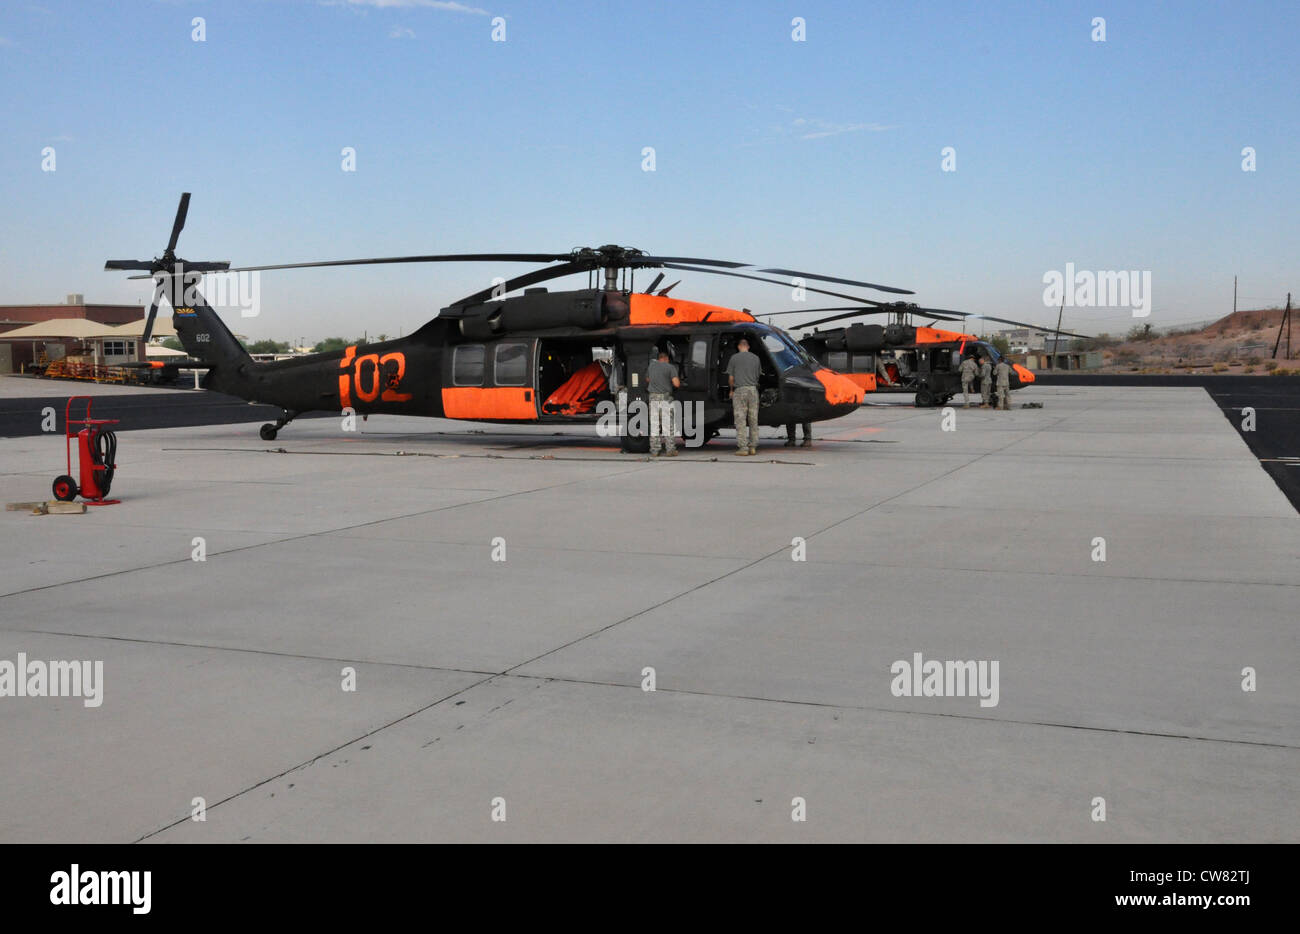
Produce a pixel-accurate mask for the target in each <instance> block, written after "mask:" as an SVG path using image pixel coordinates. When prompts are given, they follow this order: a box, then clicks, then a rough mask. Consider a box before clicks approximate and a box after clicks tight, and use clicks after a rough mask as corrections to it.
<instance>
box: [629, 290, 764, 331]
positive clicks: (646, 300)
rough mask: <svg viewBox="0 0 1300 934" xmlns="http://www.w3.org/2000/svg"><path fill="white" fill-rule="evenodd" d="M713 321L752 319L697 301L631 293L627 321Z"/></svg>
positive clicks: (683, 322) (687, 322)
mask: <svg viewBox="0 0 1300 934" xmlns="http://www.w3.org/2000/svg"><path fill="white" fill-rule="evenodd" d="M706 318H707V319H708V320H709V322H714V321H753V320H754V316H753V315H751V314H749V312H746V311H737V310H736V309H734V308H719V307H718V306H717V305H705V304H703V303H701V302H688V301H685V300H684V299H680V298H673V297H671V296H668V295H664V296H659V295H642V294H641V293H639V292H634V293H633V294H632V299H631V309H630V312H629V317H628V324H692V323H694V324H698V323H699V322H701V321H704V320H705V319H706Z"/></svg>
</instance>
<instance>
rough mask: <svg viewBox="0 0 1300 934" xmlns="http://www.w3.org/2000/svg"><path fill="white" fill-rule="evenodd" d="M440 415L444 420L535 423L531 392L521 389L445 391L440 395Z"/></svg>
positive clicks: (535, 416)
mask: <svg viewBox="0 0 1300 934" xmlns="http://www.w3.org/2000/svg"><path fill="white" fill-rule="evenodd" d="M442 411H443V414H444V415H446V416H447V418H466V419H485V420H490V421H510V422H535V421H537V401H536V399H534V398H533V391H532V390H531V389H527V388H523V387H519V388H515V387H504V388H503V387H496V388H492V389H480V388H478V387H474V386H456V387H447V388H445V389H443V391H442Z"/></svg>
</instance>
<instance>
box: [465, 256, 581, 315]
mask: <svg viewBox="0 0 1300 934" xmlns="http://www.w3.org/2000/svg"><path fill="white" fill-rule="evenodd" d="M589 271H590V270H588V269H587V267H586V266H583V265H581V264H579V263H564V264H562V265H560V266H548V267H547V268H546V269H534V270H533V271H532V272H526V273H524V274H523V275H522V276H515V277H514V278H513V279H507V280H506V281H505V282H504V283H502V284H500V285H493V286H489V287H488V288H486V289H482V290H480V291H478V292H475V293H474V294H473V295H467V296H465V297H464V298H462V299H460V300H459V301H455V302H452V303H451V305H449V306H448V307H454V306H457V305H477V304H478V303H480V302H486V301H489V300H491V299H492V297H493V296H494V295H496V296H497V297H504V296H505V295H506V294H507V293H509V292H513V291H514V290H515V289H522V288H524V287H525V286H529V285H536V284H537V283H538V282H546V281H547V280H548V279H558V278H560V277H561V276H571V275H573V274H574V273H575V272H589Z"/></svg>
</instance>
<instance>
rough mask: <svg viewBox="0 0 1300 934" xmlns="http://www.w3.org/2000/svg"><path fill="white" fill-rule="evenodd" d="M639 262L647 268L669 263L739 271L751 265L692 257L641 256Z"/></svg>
mask: <svg viewBox="0 0 1300 934" xmlns="http://www.w3.org/2000/svg"><path fill="white" fill-rule="evenodd" d="M639 259H640V261H641V262H642V263H644V264H645V265H647V266H658V265H661V264H662V265H665V266H666V265H667V264H669V263H690V264H691V265H692V266H724V267H726V268H727V269H741V268H743V267H745V266H752V265H753V264H752V263H734V262H732V261H731V260H726V259H697V258H695V257H693V256H642V257H639Z"/></svg>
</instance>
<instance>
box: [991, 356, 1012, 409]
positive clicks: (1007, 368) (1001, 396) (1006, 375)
mask: <svg viewBox="0 0 1300 934" xmlns="http://www.w3.org/2000/svg"><path fill="white" fill-rule="evenodd" d="M993 375H994V376H995V377H996V379H997V384H998V404H997V405H996V406H995V408H999V409H1010V408H1011V403H1010V400H1009V399H1008V394H1009V393H1010V392H1011V364H1009V363H1007V360H1006V358H1005V357H1003V358H1002V359H1001V360H999V361H998V365H997V366H996V367H994V369H993Z"/></svg>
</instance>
